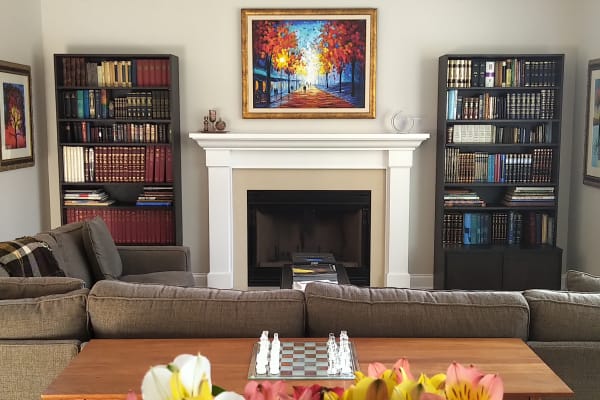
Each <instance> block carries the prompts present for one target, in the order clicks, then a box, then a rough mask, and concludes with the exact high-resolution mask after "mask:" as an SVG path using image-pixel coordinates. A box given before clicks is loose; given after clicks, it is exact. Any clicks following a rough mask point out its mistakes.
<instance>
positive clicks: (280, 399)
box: [244, 381, 290, 400]
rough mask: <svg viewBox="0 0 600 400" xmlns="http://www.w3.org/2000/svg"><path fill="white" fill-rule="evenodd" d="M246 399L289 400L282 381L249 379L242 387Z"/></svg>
mask: <svg viewBox="0 0 600 400" xmlns="http://www.w3.org/2000/svg"><path fill="white" fill-rule="evenodd" d="M244 398H245V399H246V400H289V399H290V396H289V395H288V394H287V387H286V384H285V382H284V381H276V382H269V381H263V382H256V381H249V382H248V383H247V384H246V387H245V388H244Z"/></svg>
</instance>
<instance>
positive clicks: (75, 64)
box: [54, 54, 183, 245]
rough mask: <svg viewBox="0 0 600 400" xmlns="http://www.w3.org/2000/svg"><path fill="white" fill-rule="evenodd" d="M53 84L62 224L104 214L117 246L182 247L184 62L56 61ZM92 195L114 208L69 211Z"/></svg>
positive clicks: (131, 57)
mask: <svg viewBox="0 0 600 400" xmlns="http://www.w3.org/2000/svg"><path fill="white" fill-rule="evenodd" d="M54 78H55V99H56V121H57V122H56V125H57V140H58V164H59V165H58V167H59V186H60V196H61V204H62V206H61V220H62V223H63V224H65V223H69V222H74V221H77V220H82V219H88V218H91V217H93V216H95V215H99V216H101V217H102V218H103V219H104V220H105V221H106V223H107V225H108V226H109V229H110V230H111V233H112V234H113V238H114V239H115V242H116V243H117V244H118V245H181V244H182V243H183V230H182V201H181V144H180V121H179V113H180V111H179V60H178V57H177V56H174V55H172V54H55V55H54ZM117 112H118V113H119V114H117ZM159 148H160V150H159ZM74 149H75V150H74ZM93 189H98V190H102V191H103V192H104V193H106V194H107V195H108V198H109V199H111V200H114V202H113V203H112V204H110V205H65V199H64V196H65V193H66V192H67V191H74V190H79V191H86V190H87V191H91V190H93ZM145 190H153V191H154V192H153V193H152V196H150V195H148V193H147V192H145ZM157 192H158V193H159V194H156V193H157ZM144 195H146V196H145V197H154V198H161V199H162V202H163V203H165V204H168V205H136V203H137V202H138V200H139V199H138V198H139V197H140V196H144ZM161 196H167V199H166V200H165V199H164V197H161ZM142 198H143V197H142ZM146 201H153V200H151V199H150V200H149V199H146ZM154 201H156V202H158V201H159V200H154Z"/></svg>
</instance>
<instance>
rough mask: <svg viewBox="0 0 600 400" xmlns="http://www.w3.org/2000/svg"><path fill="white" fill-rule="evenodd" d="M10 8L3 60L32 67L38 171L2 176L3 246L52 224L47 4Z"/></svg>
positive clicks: (5, 14)
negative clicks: (44, 22)
mask: <svg viewBox="0 0 600 400" xmlns="http://www.w3.org/2000/svg"><path fill="white" fill-rule="evenodd" d="M7 3H8V2H7V1H6V2H3V4H2V23H1V24H0V37H2V40H0V60H3V61H9V62H13V63H18V64H25V65H29V66H30V67H31V80H32V82H31V91H32V94H31V95H32V101H31V105H32V110H33V137H34V161H35V165H34V166H33V167H28V168H21V169H15V170H10V171H3V172H0V187H1V188H2V189H1V192H0V193H1V195H0V240H10V239H14V238H16V237H19V236H24V235H32V234H34V233H36V232H39V231H40V230H41V229H42V228H43V227H45V226H48V225H49V222H50V221H49V218H47V216H48V179H47V174H48V170H47V168H48V162H47V157H46V137H47V132H46V121H45V119H46V118H45V116H46V113H45V112H46V108H45V102H46V95H45V89H46V88H45V85H44V62H43V59H42V57H43V51H42V25H41V22H42V17H41V0H28V1H15V2H10V7H8V6H7ZM0 115H4V113H3V112H1V113H0Z"/></svg>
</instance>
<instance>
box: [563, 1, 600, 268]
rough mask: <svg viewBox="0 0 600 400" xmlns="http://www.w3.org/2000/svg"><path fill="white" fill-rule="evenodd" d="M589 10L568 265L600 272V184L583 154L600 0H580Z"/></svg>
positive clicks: (584, 19)
mask: <svg viewBox="0 0 600 400" xmlns="http://www.w3.org/2000/svg"><path fill="white" fill-rule="evenodd" d="M578 5H579V7H580V9H582V10H585V12H584V13H583V15H582V16H581V18H579V27H580V29H579V32H578V34H579V38H578V43H579V46H578V49H577V70H576V72H575V73H576V76H577V80H576V85H575V99H574V100H575V101H574V104H575V106H574V109H575V113H574V123H573V154H572V160H573V162H572V166H571V182H572V183H571V207H570V210H569V232H568V235H567V237H568V238H569V240H568V247H569V258H568V260H567V265H568V266H569V267H572V268H576V269H580V270H584V271H587V272H590V273H593V274H596V275H600V263H599V262H598V260H599V259H600V246H598V238H600V213H599V212H598V206H599V205H600V188H596V187H593V186H587V185H584V184H583V183H582V181H583V154H584V144H585V132H586V129H587V125H586V121H585V118H586V116H585V111H586V107H587V90H588V89H587V77H588V61H589V60H592V59H596V58H600V42H598V40H596V38H597V37H598V32H597V30H598V23H597V15H598V14H599V13H600V3H598V2H597V1H594V0H585V1H582V2H580V3H578Z"/></svg>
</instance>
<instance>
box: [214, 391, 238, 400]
mask: <svg viewBox="0 0 600 400" xmlns="http://www.w3.org/2000/svg"><path fill="white" fill-rule="evenodd" d="M215 400H244V396H242V395H240V394H237V393H236V392H221V393H219V394H218V395H217V396H216V397H215Z"/></svg>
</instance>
